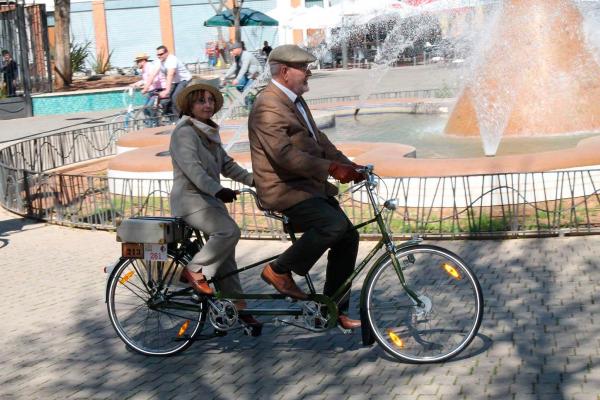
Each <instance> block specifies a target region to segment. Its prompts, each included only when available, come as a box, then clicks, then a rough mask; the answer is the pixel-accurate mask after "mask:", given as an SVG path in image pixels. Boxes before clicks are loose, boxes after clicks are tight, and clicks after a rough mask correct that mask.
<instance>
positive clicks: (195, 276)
mask: <svg viewBox="0 0 600 400" xmlns="http://www.w3.org/2000/svg"><path fill="white" fill-rule="evenodd" d="M181 277H182V278H184V279H185V280H187V281H188V283H189V284H190V286H191V287H192V288H194V290H195V291H197V292H200V293H202V294H206V295H212V294H214V291H213V290H212V288H211V287H210V286H208V282H207V281H206V277H205V276H204V275H203V274H202V272H192V271H190V270H189V269H187V268H184V269H183V272H181Z"/></svg>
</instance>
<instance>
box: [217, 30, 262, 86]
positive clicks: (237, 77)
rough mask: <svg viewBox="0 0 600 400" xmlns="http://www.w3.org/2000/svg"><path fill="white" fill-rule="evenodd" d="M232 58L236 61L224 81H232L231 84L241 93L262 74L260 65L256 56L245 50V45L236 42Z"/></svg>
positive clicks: (232, 49)
mask: <svg viewBox="0 0 600 400" xmlns="http://www.w3.org/2000/svg"><path fill="white" fill-rule="evenodd" d="M231 56H232V57H233V59H234V60H235V61H234V62H232V63H231V67H229V69H228V70H227V72H226V73H225V77H224V79H232V78H233V80H232V81H231V84H232V85H233V86H235V87H236V88H237V90H239V91H240V92H244V90H245V89H246V88H247V87H248V86H250V85H251V84H252V82H254V80H255V79H256V78H258V76H259V75H260V73H261V72H262V68H261V66H260V63H259V62H258V60H257V59H256V57H254V55H253V54H252V53H250V52H248V51H246V50H244V45H243V44H242V43H240V42H236V43H234V44H233V45H232V46H231Z"/></svg>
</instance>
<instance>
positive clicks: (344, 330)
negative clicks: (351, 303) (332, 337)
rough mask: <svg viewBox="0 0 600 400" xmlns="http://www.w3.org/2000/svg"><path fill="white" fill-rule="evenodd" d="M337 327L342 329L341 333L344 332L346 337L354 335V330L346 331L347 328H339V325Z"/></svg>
mask: <svg viewBox="0 0 600 400" xmlns="http://www.w3.org/2000/svg"><path fill="white" fill-rule="evenodd" d="M337 327H338V328H339V329H340V331H342V333H343V334H344V335H351V334H352V329H346V328H342V327H341V326H339V325H338V326H337Z"/></svg>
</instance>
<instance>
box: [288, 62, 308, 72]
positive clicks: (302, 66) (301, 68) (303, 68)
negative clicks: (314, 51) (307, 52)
mask: <svg viewBox="0 0 600 400" xmlns="http://www.w3.org/2000/svg"><path fill="white" fill-rule="evenodd" d="M285 65H286V66H287V67H288V68H293V69H297V70H299V71H302V72H304V73H307V72H309V71H310V69H309V68H308V65H307V64H285Z"/></svg>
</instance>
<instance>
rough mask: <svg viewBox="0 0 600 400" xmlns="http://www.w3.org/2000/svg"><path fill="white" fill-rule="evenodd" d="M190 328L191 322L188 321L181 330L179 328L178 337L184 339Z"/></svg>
mask: <svg viewBox="0 0 600 400" xmlns="http://www.w3.org/2000/svg"><path fill="white" fill-rule="evenodd" d="M188 326H190V320H189V319H188V320H186V321H185V322H184V323H183V325H181V328H179V332H178V333H177V337H182V336H183V334H184V333H185V331H187V328H188Z"/></svg>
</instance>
